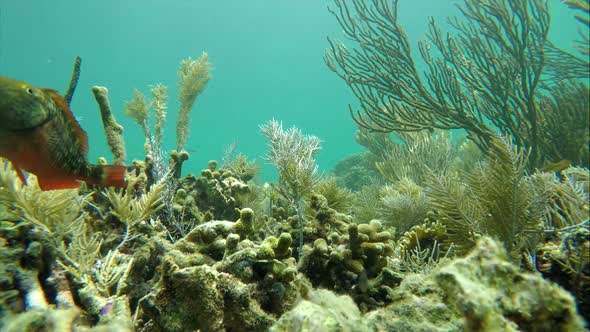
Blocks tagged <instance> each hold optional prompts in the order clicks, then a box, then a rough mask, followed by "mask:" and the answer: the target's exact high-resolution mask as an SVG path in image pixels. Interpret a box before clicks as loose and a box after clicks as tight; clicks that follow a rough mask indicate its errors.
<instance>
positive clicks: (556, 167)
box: [541, 159, 572, 173]
mask: <svg viewBox="0 0 590 332" xmlns="http://www.w3.org/2000/svg"><path fill="white" fill-rule="evenodd" d="M571 164H572V161H571V160H567V159H562V160H560V161H557V162H554V163H551V162H545V165H543V168H541V170H542V171H543V172H553V173H561V171H563V170H564V169H566V168H568V167H570V165H571Z"/></svg>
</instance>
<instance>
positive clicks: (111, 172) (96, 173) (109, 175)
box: [86, 165, 127, 188]
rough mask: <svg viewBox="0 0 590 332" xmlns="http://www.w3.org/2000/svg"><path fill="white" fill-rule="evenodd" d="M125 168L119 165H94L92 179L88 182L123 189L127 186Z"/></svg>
mask: <svg viewBox="0 0 590 332" xmlns="http://www.w3.org/2000/svg"><path fill="white" fill-rule="evenodd" d="M126 169H127V168H126V167H125V166H119V165H92V171H91V176H90V179H88V180H86V182H89V183H92V184H95V185H99V186H102V187H117V188H123V187H125V186H126V184H125V170H126Z"/></svg>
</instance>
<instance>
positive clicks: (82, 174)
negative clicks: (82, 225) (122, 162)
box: [0, 77, 125, 190]
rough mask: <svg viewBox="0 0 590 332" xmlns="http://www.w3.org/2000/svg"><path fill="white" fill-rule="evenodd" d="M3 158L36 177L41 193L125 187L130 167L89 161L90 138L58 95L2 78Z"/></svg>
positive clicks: (0, 131)
mask: <svg viewBox="0 0 590 332" xmlns="http://www.w3.org/2000/svg"><path fill="white" fill-rule="evenodd" d="M0 157H4V158H6V159H8V160H10V162H11V163H12V165H13V166H14V168H15V169H16V172H17V174H18V176H19V177H20V179H21V180H22V181H23V182H24V183H26V181H25V176H24V174H23V172H22V170H26V171H28V172H30V173H33V174H35V175H36V176H37V180H38V182H39V187H41V189H42V190H51V189H67V188H78V187H79V186H80V181H84V182H87V183H89V184H94V185H100V186H108V187H111V186H112V187H124V186H125V180H124V177H125V166H113V165H93V164H90V163H89V162H88V136H87V135H86V132H85V131H84V129H82V127H80V124H79V123H78V121H76V118H75V117H74V115H73V114H72V111H70V108H69V106H68V104H67V102H66V101H65V99H64V98H63V97H62V96H60V95H59V94H58V93H57V91H55V90H50V89H39V88H36V87H34V86H32V85H30V84H28V83H25V82H21V81H18V80H14V79H11V78H6V77H0Z"/></svg>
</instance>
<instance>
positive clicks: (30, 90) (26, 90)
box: [25, 87, 33, 95]
mask: <svg viewBox="0 0 590 332" xmlns="http://www.w3.org/2000/svg"><path fill="white" fill-rule="evenodd" d="M25 92H26V93H28V94H30V95H32V94H33V89H31V88H29V87H27V88H25Z"/></svg>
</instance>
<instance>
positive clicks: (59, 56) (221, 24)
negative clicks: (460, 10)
mask: <svg viewBox="0 0 590 332" xmlns="http://www.w3.org/2000/svg"><path fill="white" fill-rule="evenodd" d="M549 2H550V6H551V11H552V24H551V33H550V35H551V37H550V39H551V40H553V41H554V42H555V43H556V44H557V45H558V46H560V47H562V48H564V49H566V50H571V49H572V41H573V40H574V39H576V38H577V37H578V33H577V29H578V27H579V25H578V24H577V23H576V22H575V20H574V18H573V12H572V11H571V10H568V9H567V7H566V6H565V5H564V4H563V3H562V2H561V1H558V0H550V1H549ZM329 5H332V4H331V2H330V1H318V0H298V1H284V0H275V1H271V0H251V1H241V0H216V1H203V0H192V1H189V0H166V1H164V0H148V1H140V0H103V1H74V0H53V1H45V0H29V1H21V0H0V75H2V76H9V77H13V78H17V79H20V80H24V81H28V82H30V83H32V84H34V85H37V86H40V87H50V88H54V89H57V90H59V91H61V92H62V93H63V92H65V90H66V88H67V85H68V82H69V79H70V73H71V70H72V64H73V61H74V58H75V57H76V56H77V55H79V56H80V57H81V58H82V61H83V63H82V74H81V78H80V82H79V86H78V89H77V92H76V94H75V96H74V99H73V102H72V110H73V112H74V114H75V115H76V117H77V118H78V119H79V120H80V123H81V125H82V127H83V128H84V129H85V130H86V131H87V132H88V135H89V140H90V160H91V161H94V160H96V159H97V158H98V157H99V156H105V157H107V159H109V160H112V156H111V154H110V152H109V149H108V146H107V144H106V141H105V138H104V133H103V127H102V124H101V121H100V115H99V112H98V108H97V105H96V102H95V100H94V97H93V96H92V93H91V91H90V89H91V87H92V86H94V85H103V86H106V87H108V89H109V91H110V98H111V104H112V107H113V110H114V112H115V116H116V117H117V120H118V121H119V122H120V123H121V124H122V125H123V126H124V128H125V132H124V135H125V140H126V143H127V153H128V157H127V161H128V162H131V160H133V159H143V157H144V155H145V152H144V150H143V144H144V135H143V132H142V131H141V129H140V128H139V126H138V125H137V124H135V123H134V122H133V121H132V120H131V119H130V118H128V117H127V116H125V114H124V112H123V110H124V105H125V102H126V101H128V100H130V99H131V98H132V97H133V91H134V89H135V88H137V89H139V90H140V91H142V92H143V93H144V94H146V95H148V96H149V93H150V86H153V85H155V84H158V83H161V84H164V85H167V86H168V87H169V105H168V123H167V127H166V132H165V139H164V150H165V151H170V150H172V149H173V148H174V146H175V137H176V134H175V122H176V112H177V109H178V102H177V98H176V96H177V94H176V88H177V69H178V64H179V62H180V61H181V60H183V59H186V58H187V57H189V56H191V57H193V58H196V57H198V56H199V55H200V54H201V53H202V52H208V53H209V60H210V62H211V63H212V65H213V68H214V69H213V71H212V79H211V81H210V82H209V85H208V86H207V88H206V90H205V92H204V93H203V94H202V95H201V96H199V97H198V99H197V101H196V103H195V106H194V109H193V113H192V118H191V124H190V126H191V132H190V137H189V140H188V143H187V145H186V149H187V150H188V151H189V152H190V154H191V159H190V161H189V162H188V163H187V164H186V166H185V168H184V170H185V174H186V173H187V172H192V173H198V172H199V171H200V170H201V169H203V168H205V167H206V164H207V161H208V160H210V159H217V160H221V159H222V157H223V154H224V148H225V147H226V146H228V145H230V144H232V143H234V142H235V143H237V151H238V152H241V153H244V154H245V155H247V156H248V157H249V158H252V159H256V160H258V161H260V162H261V163H262V164H263V165H264V166H263V172H262V176H261V179H263V180H272V179H274V177H275V176H276V173H275V170H274V167H272V166H271V165H268V164H267V163H266V162H265V161H264V156H265V154H266V142H265V140H264V138H263V137H262V136H261V135H260V133H259V125H260V124H263V123H265V122H266V121H268V120H270V119H272V118H275V119H277V120H280V121H282V122H283V124H284V126H285V127H291V126H296V127H298V128H300V129H302V130H303V132H304V133H306V134H311V135H316V136H318V137H319V138H320V139H321V140H322V141H323V144H322V151H321V152H320V153H319V155H318V157H317V162H318V164H319V166H320V169H321V170H322V171H323V172H329V170H330V169H331V168H332V167H333V166H334V165H335V163H336V162H337V161H338V160H340V159H342V158H343V157H346V156H348V155H350V154H352V153H355V152H358V151H361V150H362V149H363V148H362V147H361V146H359V145H358V144H356V143H355V141H354V132H355V130H356V125H355V124H354V122H353V121H352V119H351V117H350V114H349V111H348V105H352V107H353V108H354V107H356V105H357V101H356V98H355V97H354V95H353V94H352V93H351V92H350V90H349V88H348V86H347V85H346V84H345V82H344V81H342V80H341V79H340V78H339V77H337V76H336V75H335V74H334V73H332V72H331V71H330V70H329V69H328V68H327V67H326V65H325V64H324V61H323V55H324V51H325V49H326V48H327V47H328V42H327V39H326V38H327V37H328V36H329V37H331V38H336V39H343V36H342V32H341V28H340V26H339V25H338V22H337V21H336V19H335V18H334V17H333V16H332V15H331V14H330V12H329V11H328V10H327V6H329ZM332 6H333V5H332ZM455 14H457V10H456V8H455V2H454V1H444V0H414V1H400V8H399V15H400V20H401V22H402V23H403V24H404V27H405V29H406V31H407V33H408V36H409V39H410V40H411V41H412V42H413V43H414V44H413V46H414V52H415V53H416V55H418V54H417V45H416V44H415V42H416V41H417V40H418V39H421V38H424V34H425V29H426V26H427V21H428V17H430V16H433V17H434V18H435V19H436V20H437V21H438V22H445V19H446V17H448V16H452V15H455ZM442 27H443V28H445V27H447V25H446V24H442ZM419 64H420V63H419ZM420 65H423V64H420Z"/></svg>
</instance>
